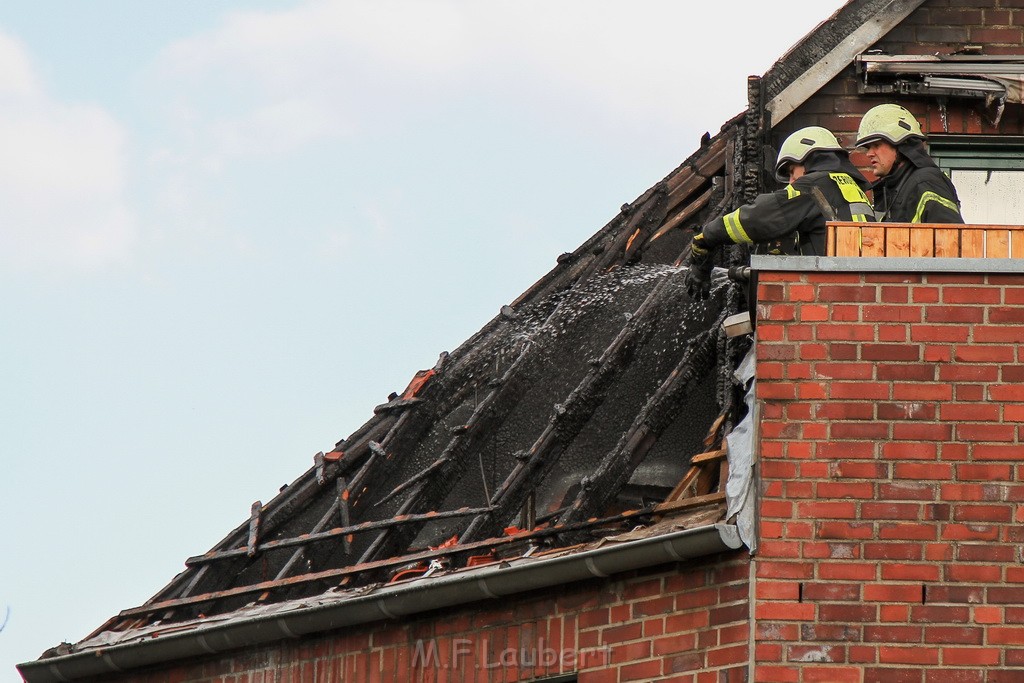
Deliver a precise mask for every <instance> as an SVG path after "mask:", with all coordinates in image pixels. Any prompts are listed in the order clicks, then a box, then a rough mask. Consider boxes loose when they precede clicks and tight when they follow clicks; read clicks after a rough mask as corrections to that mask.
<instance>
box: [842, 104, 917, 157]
mask: <svg viewBox="0 0 1024 683" xmlns="http://www.w3.org/2000/svg"><path fill="white" fill-rule="evenodd" d="M924 137H925V136H924V133H922V132H921V124H920V123H918V122H917V119H915V118H914V115H913V114H911V113H910V112H909V111H907V110H906V109H904V108H903V107H901V106H900V105H898V104H880V105H878V106H877V107H872V108H871V109H868V112H867V113H866V114H864V118H862V119H861V120H860V127H859V128H858V129H857V147H863V146H864V145H867V144H868V143H871V142H875V141H877V140H885V141H886V142H888V143H889V144H891V145H892V146H893V147H895V146H897V145H899V144H900V143H901V142H905V141H906V140H907V139H909V138H919V139H921V140H924Z"/></svg>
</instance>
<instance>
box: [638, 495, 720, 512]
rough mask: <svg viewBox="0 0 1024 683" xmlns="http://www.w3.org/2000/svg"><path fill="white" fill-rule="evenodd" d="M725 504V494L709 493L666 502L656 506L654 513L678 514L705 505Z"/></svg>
mask: <svg viewBox="0 0 1024 683" xmlns="http://www.w3.org/2000/svg"><path fill="white" fill-rule="evenodd" d="M724 502H725V494H724V493H720V492H715V493H708V494H705V495H703V496H694V497H693V498H683V499H682V500H673V501H666V502H664V503H661V504H660V505H656V506H654V511H655V512H657V513H661V514H666V513H669V512H676V511H678V510H689V509H690V508H696V507H701V506H703V505H714V504H717V503H724Z"/></svg>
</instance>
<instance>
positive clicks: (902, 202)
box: [871, 140, 964, 223]
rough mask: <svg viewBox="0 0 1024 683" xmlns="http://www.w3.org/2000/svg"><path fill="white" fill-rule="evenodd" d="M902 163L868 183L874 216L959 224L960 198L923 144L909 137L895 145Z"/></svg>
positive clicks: (896, 221) (902, 220)
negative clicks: (872, 183)
mask: <svg viewBox="0 0 1024 683" xmlns="http://www.w3.org/2000/svg"><path fill="white" fill-rule="evenodd" d="M897 150H899V152H900V155H901V156H902V160H903V163H902V165H901V166H900V167H899V168H897V169H896V171H895V172H893V173H891V174H889V175H887V176H885V177H884V178H882V179H881V180H878V181H877V182H876V183H875V184H874V185H872V186H871V189H872V191H873V192H874V199H875V215H877V216H878V220H880V221H888V222H890V223H963V222H964V219H963V216H961V215H960V199H959V198H958V197H957V196H956V188H955V187H953V183H952V181H950V179H949V178H947V177H946V174H945V173H943V172H942V170H941V169H939V167H938V166H936V165H935V162H934V161H933V160H932V158H931V157H930V156H928V153H927V152H925V151H924V145H923V144H922V143H921V142H920V141H919V140H911V141H907V142H905V143H903V144H901V145H900V146H899V147H897Z"/></svg>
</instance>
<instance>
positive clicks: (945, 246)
mask: <svg viewBox="0 0 1024 683" xmlns="http://www.w3.org/2000/svg"><path fill="white" fill-rule="evenodd" d="M827 227H828V236H827V244H826V254H827V255H828V256H887V257H916V258H1024V225H955V224H950V223H850V222H842V221H835V222H830V223H828V226H827Z"/></svg>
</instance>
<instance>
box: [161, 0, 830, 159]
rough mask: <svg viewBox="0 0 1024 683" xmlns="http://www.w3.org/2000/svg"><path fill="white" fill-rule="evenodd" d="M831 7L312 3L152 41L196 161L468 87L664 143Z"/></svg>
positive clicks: (552, 119) (358, 124)
mask: <svg viewBox="0 0 1024 683" xmlns="http://www.w3.org/2000/svg"><path fill="white" fill-rule="evenodd" d="M842 4H843V0H826V2H822V0H793V5H792V6H787V12H786V13H785V16H786V17H788V18H787V19H785V20H781V19H780V15H779V14H778V8H777V6H774V5H771V4H770V3H763V2H760V0H756V1H755V0H744V1H743V2H740V3H728V4H725V5H722V6H721V7H708V6H706V5H700V6H695V5H694V3H688V2H679V1H678V0H644V1H643V2H638V3H628V4H627V3H622V2H619V1H617V0H589V1H587V2H583V1H569V0H566V1H564V2H549V1H547V0H545V1H544V2H541V1H539V0H489V1H488V2H479V1H477V0H311V1H310V2H306V3H304V4H300V5H299V6H297V7H294V8H291V9H287V10H281V11H274V12H271V11H251V12H242V11H239V12H233V13H231V14H229V15H226V17H225V20H224V22H223V24H222V25H221V26H220V27H219V28H218V29H216V30H214V31H211V32H208V33H205V34H202V35H197V36H193V37H191V38H189V39H187V40H183V41H180V42H178V43H176V44H175V45H173V46H171V47H170V48H169V49H168V50H166V51H165V53H164V56H163V59H162V60H161V65H162V69H161V72H162V75H163V77H164V78H168V79H171V81H172V82H173V83H174V89H175V90H179V89H180V91H181V93H182V96H183V97H184V98H185V100H186V101H187V106H189V107H199V108H201V109H202V110H203V111H202V115H201V116H200V117H199V119H198V120H194V121H191V122H188V123H187V124H185V130H187V132H183V133H182V134H183V135H185V136H186V137H187V138H188V139H190V140H192V142H193V143H194V144H195V145H196V150H197V152H196V155H199V154H200V153H199V152H198V150H203V154H202V155H203V156H204V158H205V161H206V165H207V167H209V168H222V167H223V164H224V163H228V162H229V161H230V160H231V159H235V158H240V157H242V158H244V157H245V156H247V155H250V154H264V153H267V152H271V153H285V152H288V151H290V150H294V149H298V148H300V147H302V146H304V145H308V144H310V143H313V142H315V141H329V140H332V139H333V140H342V139H345V138H346V137H348V136H352V135H357V134H360V133H362V132H366V131H368V130H369V131H375V130H378V129H379V127H380V126H382V125H386V123H387V122H389V121H391V120H393V119H392V118H391V117H390V114H391V113H392V112H402V111H406V112H407V111H410V110H417V109H419V110H422V109H424V108H425V107H430V106H437V105H439V104H440V103H445V102H452V101H458V99H459V98H460V97H463V96H465V95H466V94H467V93H470V94H473V95H475V96H478V97H479V96H483V97H486V98H488V100H489V102H490V103H491V104H493V105H497V106H500V107H503V108H505V109H508V110H511V111H522V112H524V114H525V113H526V112H529V113H530V115H536V114H537V113H539V114H540V115H542V116H543V117H544V120H545V122H546V123H547V125H549V126H552V127H557V126H563V127H566V128H569V129H572V127H573V122H574V121H575V122H578V123H582V124H585V125H587V126H594V125H596V126H598V127H599V128H600V130H602V131H604V132H605V133H607V131H609V130H616V129H619V128H621V127H622V126H628V127H630V129H631V130H634V131H644V132H645V133H646V134H647V135H648V136H649V139H658V137H659V136H661V137H668V138H671V137H672V136H675V135H678V134H679V133H680V131H681V130H684V129H687V130H688V129H692V128H699V129H700V130H701V131H703V130H704V129H705V128H711V129H716V128H717V126H718V125H720V124H721V123H723V122H724V121H725V120H727V119H728V118H731V117H732V116H733V115H735V114H736V113H738V112H739V111H741V110H742V109H743V108H744V107H745V106H746V98H745V94H746V90H745V88H744V85H743V84H744V80H745V78H746V76H747V75H749V74H751V73H761V72H763V71H764V70H766V69H767V68H768V67H769V66H770V65H771V63H772V61H773V60H774V59H775V58H777V57H778V56H779V55H780V54H781V53H780V49H779V46H780V45H789V44H791V43H792V42H794V41H796V40H797V39H799V38H800V37H801V36H802V35H803V34H804V33H806V32H807V31H809V30H810V29H812V28H813V27H814V24H815V22H816V21H817V20H819V19H821V18H823V17H824V16H825V15H826V14H827V13H829V12H830V11H832V10H833V9H835V8H837V7H839V6H840V5H842ZM738 13H739V14H742V15H743V21H736V20H735V19H736V16H737V14H738ZM805 16H806V17H807V21H806V22H801V21H799V20H794V19H793V17H805ZM805 24H806V25H805ZM712 64H713V65H714V68H710V65H712Z"/></svg>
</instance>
